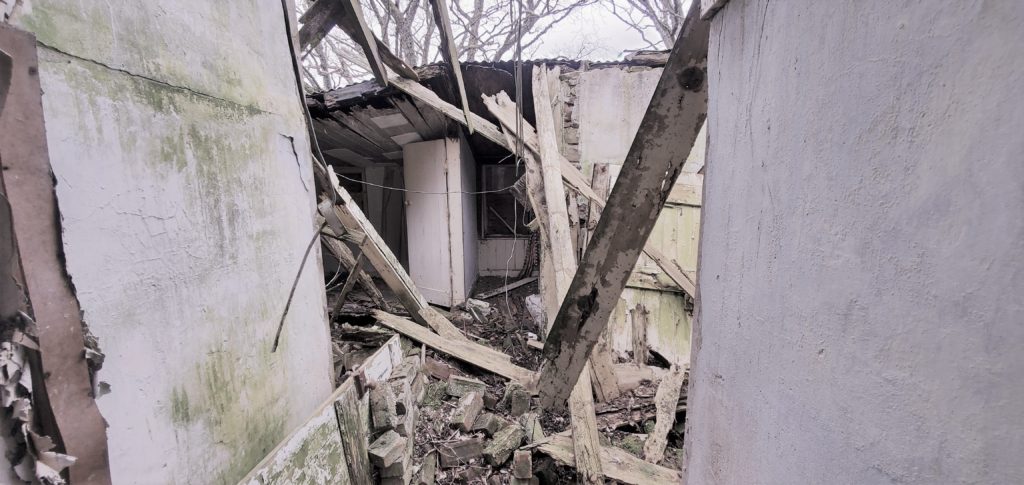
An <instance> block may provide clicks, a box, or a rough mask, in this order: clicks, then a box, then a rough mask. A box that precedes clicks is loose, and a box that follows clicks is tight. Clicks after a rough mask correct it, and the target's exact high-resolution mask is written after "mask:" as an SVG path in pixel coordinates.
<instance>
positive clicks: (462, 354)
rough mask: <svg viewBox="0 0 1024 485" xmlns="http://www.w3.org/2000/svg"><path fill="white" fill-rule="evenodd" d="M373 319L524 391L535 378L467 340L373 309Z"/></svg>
mask: <svg viewBox="0 0 1024 485" xmlns="http://www.w3.org/2000/svg"><path fill="white" fill-rule="evenodd" d="M373 317H374V318H375V319H377V322H378V323H380V324H381V325H383V326H385V327H388V328H390V329H391V330H394V331H396V332H398V333H400V334H402V335H405V336H406V337H408V338H411V339H413V340H415V341H417V342H420V343H422V344H425V345H426V346H427V347H430V348H432V349H434V350H436V351H438V352H441V353H444V354H447V355H450V356H452V357H454V358H456V359H458V360H461V361H463V362H466V363H468V364H472V365H475V366H477V367H479V368H481V369H484V370H486V371H488V372H493V373H495V374H497V375H499V376H502V377H504V378H506V379H511V380H514V381H517V382H519V383H520V384H522V385H523V386H524V387H526V388H527V389H532V386H533V380H534V378H535V376H536V375H535V374H534V372H533V371H531V370H529V369H524V368H522V367H519V366H517V365H515V364H513V363H512V362H511V361H510V360H509V358H508V356H507V355H504V354H501V353H500V352H498V351H496V350H494V349H491V348H490V347H485V346H483V345H480V344H478V343H476V342H471V341H468V340H454V339H448V338H445V337H442V336H440V335H438V334H436V333H434V332H431V331H430V330H428V329H426V328H423V327H422V326H420V325H416V324H415V323H413V322H410V321H409V320H406V319H404V318H402V317H397V316H395V315H392V314H390V313H387V312H383V311H380V310H375V311H374V312H373Z"/></svg>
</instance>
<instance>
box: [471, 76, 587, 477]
mask: <svg viewBox="0 0 1024 485" xmlns="http://www.w3.org/2000/svg"><path fill="white" fill-rule="evenodd" d="M533 96H534V104H535V106H536V110H535V111H536V117H537V126H538V127H540V129H541V132H540V133H541V137H540V140H539V141H540V152H541V153H540V159H539V160H537V158H536V157H534V156H533V155H532V154H528V155H527V157H526V166H527V171H526V183H527V195H528V196H529V197H530V200H531V203H532V204H533V206H534V213H535V214H537V220H538V221H539V222H540V231H541V240H542V241H543V240H547V244H543V245H542V247H543V250H542V252H541V254H542V256H543V257H546V258H548V259H549V260H550V267H551V270H552V272H553V273H554V281H553V282H548V284H546V285H544V286H554V292H550V291H548V292H545V293H544V295H542V297H543V298H544V306H545V308H546V309H547V312H546V313H547V315H548V318H549V321H548V322H547V323H548V326H549V327H548V329H550V325H551V324H552V323H553V320H554V316H555V313H556V312H557V309H558V307H559V305H560V304H561V301H562V300H563V299H564V298H565V294H566V292H567V291H568V290H569V284H570V283H571V282H572V275H573V274H574V273H575V272H576V255H575V254H574V253H573V248H574V245H573V243H572V239H571V233H570V230H569V213H568V207H567V206H566V203H565V187H564V186H563V185H562V173H561V169H560V168H559V163H558V161H557V160H558V158H559V157H560V155H561V154H560V153H559V151H558V141H557V140H556V139H555V126H554V119H553V117H552V114H551V102H552V101H551V95H550V92H549V89H548V79H547V66H544V65H542V66H537V67H534V71H533ZM486 99H487V98H485V100H486ZM491 101H492V102H493V101H494V99H493V98H491ZM485 102H486V101H485ZM509 102H510V103H511V101H509ZM490 106H491V105H490V104H489V105H488V107H489V108H490ZM513 106H514V105H506V106H504V108H505V109H506V110H514V109H515V108H514V107H513ZM545 250H546V251H545ZM545 333H547V332H545ZM586 365H587V366H589V365H591V364H586ZM591 386H592V383H591V379H590V371H589V369H587V368H586V367H585V368H584V370H583V372H582V374H581V375H580V378H579V380H578V381H577V382H576V383H575V386H574V387H573V389H572V392H571V393H570V395H569V417H570V420H571V421H570V424H571V427H572V442H573V452H574V454H575V456H576V470H577V471H578V472H579V475H580V477H581V479H582V481H583V482H584V483H595V484H603V483H604V473H603V472H602V471H601V454H600V450H601V443H600V439H599V437H598V435H597V418H596V416H595V414H594V395H593V394H592V393H591Z"/></svg>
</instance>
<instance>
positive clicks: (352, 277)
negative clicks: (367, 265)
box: [331, 236, 366, 315]
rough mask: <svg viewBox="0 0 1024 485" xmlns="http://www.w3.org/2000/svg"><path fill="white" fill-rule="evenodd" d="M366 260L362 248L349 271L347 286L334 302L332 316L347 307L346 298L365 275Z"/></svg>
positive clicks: (364, 239)
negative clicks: (364, 265) (357, 281)
mask: <svg viewBox="0 0 1024 485" xmlns="http://www.w3.org/2000/svg"><path fill="white" fill-rule="evenodd" d="M363 244H366V236H363ZM360 246H361V245H360ZM365 259H366V253H365V252H364V251H363V249H362V247H360V248H359V255H358V256H356V262H355V264H353V265H352V266H351V269H349V272H348V277H347V278H345V286H342V287H341V292H339V293H338V298H337V299H335V300H334V305H333V307H332V312H331V314H332V315H337V314H339V313H341V309H342V307H344V306H345V297H347V296H348V294H349V292H350V291H352V288H354V287H355V286H356V280H358V279H359V276H360V275H362V274H363V268H362V266H363V261H364V260H365Z"/></svg>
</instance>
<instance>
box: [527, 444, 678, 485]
mask: <svg viewBox="0 0 1024 485" xmlns="http://www.w3.org/2000/svg"><path fill="white" fill-rule="evenodd" d="M537 451H540V452H541V453H544V454H545V455H548V456H550V457H551V458H554V459H555V461H558V462H561V463H563V464H565V465H567V466H572V467H575V466H576V458H575V456H573V448H572V441H571V440H570V439H569V437H568V436H565V435H562V434H556V435H551V436H549V437H548V438H547V440H546V441H544V442H543V443H541V444H540V445H539V446H537ZM600 452H601V460H602V462H603V463H604V471H605V474H606V475H607V476H608V478H611V479H612V480H617V481H619V482H622V483H628V484H630V485H649V484H675V483H682V480H683V477H682V473H680V472H678V471H676V470H672V469H669V468H665V467H663V466H658V465H655V464H653V463H647V462H646V461H643V460H641V459H639V458H637V457H635V456H633V455H631V454H629V453H628V452H626V451H625V450H622V449H620V448H616V447H614V446H604V447H601V449H600ZM577 469H578V468H577Z"/></svg>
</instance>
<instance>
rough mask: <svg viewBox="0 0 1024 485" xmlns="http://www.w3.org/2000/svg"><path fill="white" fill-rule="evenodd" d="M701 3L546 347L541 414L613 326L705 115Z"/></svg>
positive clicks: (562, 395)
mask: <svg viewBox="0 0 1024 485" xmlns="http://www.w3.org/2000/svg"><path fill="white" fill-rule="evenodd" d="M699 8H700V7H699V5H698V4H697V2H693V4H692V5H691V7H690V13H689V15H688V16H687V18H686V20H685V21H684V23H683V28H682V29H681V32H680V35H679V39H678V40H677V41H676V44H675V47H674V48H673V49H672V54H671V56H670V57H669V61H668V64H667V65H666V66H665V70H664V72H663V73H662V75H661V80H660V81H659V82H658V86H657V88H656V89H655V91H654V95H653V97H652V98H651V103H650V106H649V107H648V108H647V113H646V114H645V115H644V120H643V122H642V123H641V124H640V129H639V130H638V131H637V134H636V137H635V138H634V139H633V144H632V146H631V147H630V149H629V154H628V155H627V156H626V160H625V162H624V163H623V165H622V171H621V172H620V173H619V178H618V181H617V182H616V184H615V187H614V188H613V189H612V193H611V196H610V197H609V198H608V204H607V205H606V206H605V208H604V211H603V212H602V214H601V220H600V222H598V224H597V228H596V229H595V230H594V236H593V238H592V239H591V241H590V245H589V246H588V247H587V252H586V254H584V256H583V260H582V261H581V262H580V265H579V268H578V269H577V271H576V275H575V277H574V278H573V281H572V285H570V287H569V292H568V294H567V295H566V297H565V300H564V301H562V305H561V307H560V308H559V310H558V316H557V317H556V318H555V323H554V325H553V326H552V327H551V331H550V333H549V334H548V340H547V343H546V345H545V346H544V362H543V368H542V371H541V375H540V379H539V381H538V392H539V393H540V404H541V406H542V407H545V408H547V407H552V406H561V405H562V403H564V402H565V400H566V399H567V398H568V397H569V394H570V393H571V391H572V388H573V385H574V384H575V383H576V380H577V379H578V378H579V376H580V373H581V372H582V371H583V369H584V367H585V366H586V364H587V359H588V357H589V355H590V352H591V351H592V350H593V348H594V345H595V344H596V343H597V341H598V339H599V337H600V335H601V332H603V331H604V329H605V327H606V326H607V324H608V318H609V317H610V316H611V313H612V311H613V310H614V308H615V305H616V303H617V302H618V300H619V295H621V294H622V290H623V289H624V288H625V287H626V283H627V281H628V280H629V275H630V273H632V271H633V268H634V266H635V265H636V262H637V259H638V258H639V257H640V253H641V251H642V249H643V247H644V245H645V243H646V242H647V238H648V237H649V236H650V234H651V231H652V230H653V229H654V224H655V223H656V222H657V220H658V214H659V212H660V211H661V208H662V206H664V204H665V200H666V199H667V198H668V195H669V193H670V192H671V190H672V186H673V185H674V184H675V181H676V178H678V176H679V173H680V171H681V169H682V166H683V163H685V162H686V158H687V155H688V154H689V153H690V149H691V148H692V147H693V143H694V141H695V140H696V139H697V133H698V132H699V131H700V126H701V123H703V121H704V118H705V117H706V116H707V103H708V97H707V83H706V82H705V79H706V77H707V67H706V65H707V52H708V32H709V23H708V22H707V21H704V20H701V19H700V18H699V16H698V14H697V11H698V9H699Z"/></svg>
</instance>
